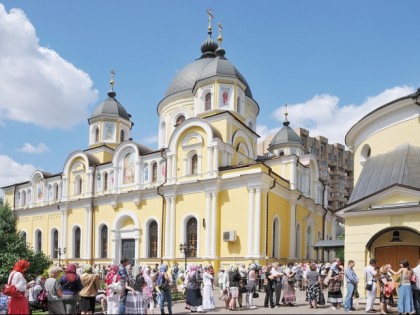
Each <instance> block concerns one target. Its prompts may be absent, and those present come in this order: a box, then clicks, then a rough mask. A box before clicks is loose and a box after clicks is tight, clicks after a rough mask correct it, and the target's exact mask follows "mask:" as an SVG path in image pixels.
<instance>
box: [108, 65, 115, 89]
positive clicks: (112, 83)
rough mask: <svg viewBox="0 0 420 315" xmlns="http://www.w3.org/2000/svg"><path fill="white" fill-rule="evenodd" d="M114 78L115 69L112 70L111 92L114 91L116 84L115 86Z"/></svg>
mask: <svg viewBox="0 0 420 315" xmlns="http://www.w3.org/2000/svg"><path fill="white" fill-rule="evenodd" d="M114 78H115V71H114V69H112V70H111V81H109V84H110V85H111V90H112V91H114V84H115V81H114Z"/></svg>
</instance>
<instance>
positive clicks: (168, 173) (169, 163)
mask: <svg viewBox="0 0 420 315" xmlns="http://www.w3.org/2000/svg"><path fill="white" fill-rule="evenodd" d="M171 178H172V156H168V158H167V159H166V180H167V181H168V182H170V181H171Z"/></svg>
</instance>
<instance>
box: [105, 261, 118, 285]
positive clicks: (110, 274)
mask: <svg viewBox="0 0 420 315" xmlns="http://www.w3.org/2000/svg"><path fill="white" fill-rule="evenodd" d="M115 275H117V281H119V280H120V279H119V278H120V276H118V265H112V266H111V267H109V270H108V273H107V274H106V278H105V283H106V284H110V283H112V282H113V281H114V276H115Z"/></svg>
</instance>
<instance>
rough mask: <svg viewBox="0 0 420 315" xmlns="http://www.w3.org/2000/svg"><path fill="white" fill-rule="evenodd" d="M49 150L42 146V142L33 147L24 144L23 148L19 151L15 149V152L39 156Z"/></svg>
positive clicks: (26, 143)
mask: <svg viewBox="0 0 420 315" xmlns="http://www.w3.org/2000/svg"><path fill="white" fill-rule="evenodd" d="M49 150H50V149H49V148H48V147H47V146H46V145H45V144H43V143H42V142H41V143H39V144H38V145H37V146H35V147H34V146H33V145H32V144H30V143H28V142H25V144H24V145H23V147H21V148H20V149H17V150H16V151H19V152H23V153H29V154H41V153H44V152H45V151H49Z"/></svg>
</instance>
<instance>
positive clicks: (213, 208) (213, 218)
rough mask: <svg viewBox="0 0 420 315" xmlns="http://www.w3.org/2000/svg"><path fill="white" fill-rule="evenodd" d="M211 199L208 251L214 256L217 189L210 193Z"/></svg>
mask: <svg viewBox="0 0 420 315" xmlns="http://www.w3.org/2000/svg"><path fill="white" fill-rule="evenodd" d="M211 195H212V199H211V251H210V257H211V258H216V250H217V244H218V242H217V241H218V238H217V226H218V224H217V220H218V218H217V210H218V206H217V203H218V202H217V191H214V192H212V193H211Z"/></svg>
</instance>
